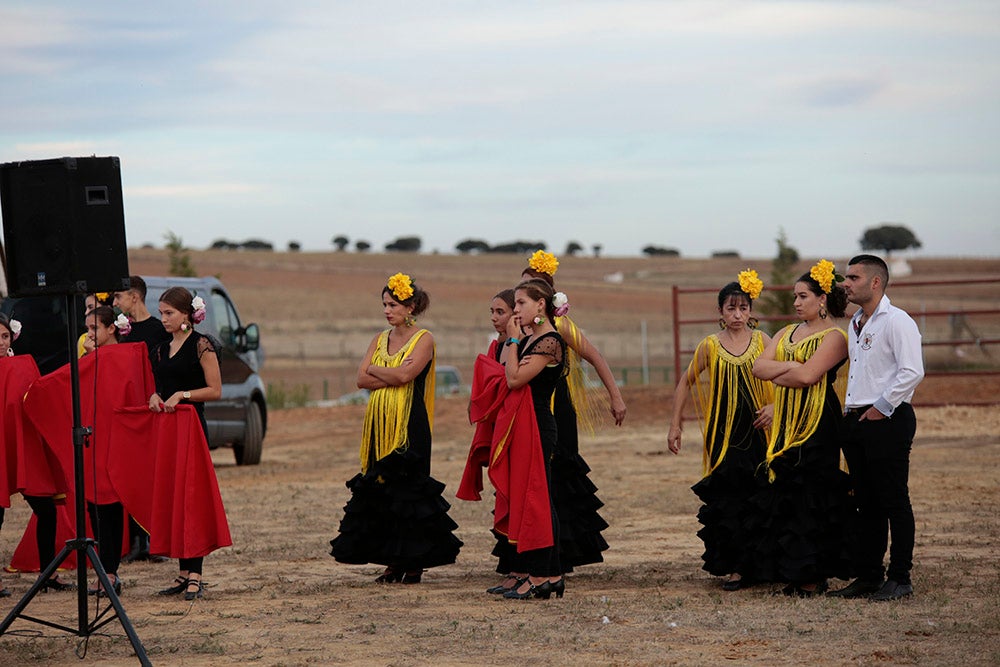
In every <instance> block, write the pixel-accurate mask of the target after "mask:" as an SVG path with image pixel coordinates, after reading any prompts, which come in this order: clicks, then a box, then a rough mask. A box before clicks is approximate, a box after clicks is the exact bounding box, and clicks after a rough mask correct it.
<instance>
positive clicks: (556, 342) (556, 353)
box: [524, 333, 566, 364]
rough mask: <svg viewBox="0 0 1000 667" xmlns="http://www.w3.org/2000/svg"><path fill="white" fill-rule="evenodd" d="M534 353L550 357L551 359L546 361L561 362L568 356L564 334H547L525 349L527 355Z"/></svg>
mask: <svg viewBox="0 0 1000 667" xmlns="http://www.w3.org/2000/svg"><path fill="white" fill-rule="evenodd" d="M532 354H542V355H545V356H547V357H549V359H551V361H549V362H546V363H553V364H561V363H562V362H563V359H564V358H565V356H566V343H565V342H564V341H563V339H562V336H560V335H559V334H557V333H550V334H545V335H544V336H542V337H541V338H539V339H538V340H536V341H534V342H533V343H532V344H531V346H530V347H529V348H528V349H527V350H525V351H524V356H525V357H527V356H530V355H532Z"/></svg>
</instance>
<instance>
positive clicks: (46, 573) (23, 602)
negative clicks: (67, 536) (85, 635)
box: [0, 543, 87, 635]
mask: <svg viewBox="0 0 1000 667" xmlns="http://www.w3.org/2000/svg"><path fill="white" fill-rule="evenodd" d="M71 553H73V548H72V547H70V545H69V543H67V544H66V546H64V547H63V548H62V551H60V552H59V555H58V556H56V557H55V560H53V561H52V562H51V563H49V565H48V567H46V568H45V569H44V570H43V571H42V573H41V574H39V575H38V579H37V580H36V581H35V583H34V584H32V585H31V588H29V589H28V592H27V593H25V594H24V596H23V597H22V598H21V599H20V600H18V602H17V604H16V605H14V608H13V609H11V610H10V613H9V614H7V618H5V619H3V623H0V635H2V634H3V633H5V632H7V628H9V627H10V624H11V623H13V622H14V619H16V618H17V617H18V616H20V615H21V612H23V611H24V610H25V609H26V608H27V606H28V605H29V604H30V603H31V601H32V599H34V597H35V596H36V595H38V592H39V591H40V590H42V586H44V585H45V582H46V581H48V579H49V577H51V576H52V573H53V572H55V571H56V570H57V569H59V566H60V565H62V563H63V561H64V560H66V559H67V558H68V557H69V555H70V554H71ZM86 594H87V592H86V591H84V595H86ZM84 602H86V599H84ZM84 612H86V606H84ZM84 618H86V613H84ZM53 627H58V628H62V626H58V625H53ZM62 629H65V630H68V631H70V632H72V630H69V628H62Z"/></svg>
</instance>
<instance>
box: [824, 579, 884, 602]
mask: <svg viewBox="0 0 1000 667" xmlns="http://www.w3.org/2000/svg"><path fill="white" fill-rule="evenodd" d="M881 587H882V580H881V579H880V580H878V581H873V580H871V579H855V580H854V581H852V582H851V583H849V584H848V585H846V586H844V587H843V588H841V589H840V590H836V591H830V592H829V593H827V595H828V596H829V597H832V598H844V599H845V600H856V599H857V598H866V597H869V596H870V595H871V594H872V593H875V592H877V591H878V590H879V589H880V588H881Z"/></svg>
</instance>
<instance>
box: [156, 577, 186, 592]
mask: <svg viewBox="0 0 1000 667" xmlns="http://www.w3.org/2000/svg"><path fill="white" fill-rule="evenodd" d="M187 585H188V578H187V577H182V576H181V575H177V577H176V578H175V579H174V585H173V586H168V587H167V588H164V589H163V590H161V591H157V592H156V594H157V595H178V594H180V593H183V592H184V590H185V589H186V588H187Z"/></svg>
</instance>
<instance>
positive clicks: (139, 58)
mask: <svg viewBox="0 0 1000 667" xmlns="http://www.w3.org/2000/svg"><path fill="white" fill-rule="evenodd" d="M85 155H98V156H107V155H114V156H118V157H119V158H120V159H121V166H122V182H123V187H124V206H125V219H126V236H127V239H128V243H129V245H130V246H139V245H143V244H147V243H152V244H154V245H156V246H158V247H161V246H162V245H163V244H164V241H165V235H166V234H168V233H173V234H176V235H177V236H180V237H181V238H182V239H183V241H184V244H185V245H187V246H189V247H192V248H203V247H207V246H208V245H209V244H211V243H212V242H213V241H214V240H216V239H228V240H232V241H237V242H239V241H243V240H246V239H250V238H259V239H264V240H267V241H270V242H272V243H274V244H275V246H276V248H278V249H284V248H285V247H286V245H287V243H288V242H290V241H295V242H298V243H300V244H301V246H302V248H303V249H304V250H314V251H327V250H331V249H332V247H333V246H332V245H331V239H332V238H333V237H335V236H340V235H343V236H346V237H347V238H348V239H349V240H350V243H351V246H350V247H351V248H353V247H354V243H355V242H356V241H359V240H364V241H367V242H369V243H370V244H371V246H372V248H373V249H376V250H377V249H381V248H382V247H383V246H384V245H385V244H386V243H389V242H391V241H393V240H394V239H396V238H397V237H400V236H419V237H420V238H421V239H422V241H423V251H426V252H430V251H435V250H436V251H439V252H454V251H455V250H454V247H455V244H456V243H458V242H459V241H461V240H464V239H481V240H484V241H486V242H487V243H489V244H491V245H493V244H499V243H504V242H510V241H514V240H519V239H523V240H529V241H535V240H539V241H543V242H544V243H545V244H546V245H547V247H548V249H549V250H551V251H554V252H556V253H561V252H563V251H564V249H565V248H566V245H567V244H568V243H569V242H577V243H579V244H580V245H582V246H583V247H584V248H587V249H588V250H589V249H590V248H591V247H592V246H593V245H596V244H599V245H601V246H602V248H603V254H604V255H606V256H608V255H612V256H630V255H639V254H641V250H642V248H644V247H646V246H648V245H656V246H662V247H669V248H676V249H678V250H679V251H680V252H681V254H682V255H683V256H689V257H704V256H708V255H710V254H711V253H712V252H713V251H717V250H735V251H737V252H739V253H740V254H741V255H743V256H745V257H773V256H774V254H775V251H776V244H775V239H776V237H777V236H778V234H779V232H780V230H784V232H785V234H786V235H787V238H788V242H789V243H790V244H791V245H792V246H794V247H795V248H796V249H798V250H799V252H800V253H801V254H802V255H803V256H805V257H819V256H833V257H848V256H850V255H852V254H854V253H856V252H858V251H859V250H860V246H859V243H858V240H859V239H860V237H861V235H862V234H863V232H864V230H865V229H867V228H870V227H874V226H878V225H881V224H899V225H905V226H906V227H908V228H909V229H911V230H912V231H913V232H914V233H915V234H916V236H917V237H918V239H920V241H921V242H922V244H923V247H922V248H921V249H920V250H919V251H918V253H919V255H920V256H935V257H937V256H996V255H998V254H1000V224H998V223H1000V2H996V1H995V0H982V1H976V0H948V2H941V1H940V0H922V1H912V2H903V1H894V0H881V1H879V0H872V1H869V2H852V1H850V0H829V1H812V2H805V1H803V2H800V1H796V0H777V1H771V2H758V1H752V0H743V1H728V0H691V1H688V0H678V1H676V2H670V1H662V2H633V1H630V0H617V1H607V2H605V1H588V0H577V1H573V2H562V1H545V0H533V1H530V2H529V1H522V0H505V1H502V2H498V1H494V0H467V1H457V0H455V1H448V2H444V1H438V0H424V1H421V2H412V1H402V0H400V1H389V0H365V2H358V1H357V0H348V1H340V0H319V1H298V0H286V1H285V2H280V3H279V2H270V1H263V0H215V1H213V2H194V1H190V0H174V1H173V2H169V3H145V2H142V3H133V2H120V1H118V2H110V1H106V0H92V1H90V2H86V3H81V2H76V1H69V0H63V1H55V0H53V1H47V0H4V2H3V4H2V5H0V162H13V161H20V160H34V159H46V158H53V157H60V156H85Z"/></svg>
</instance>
